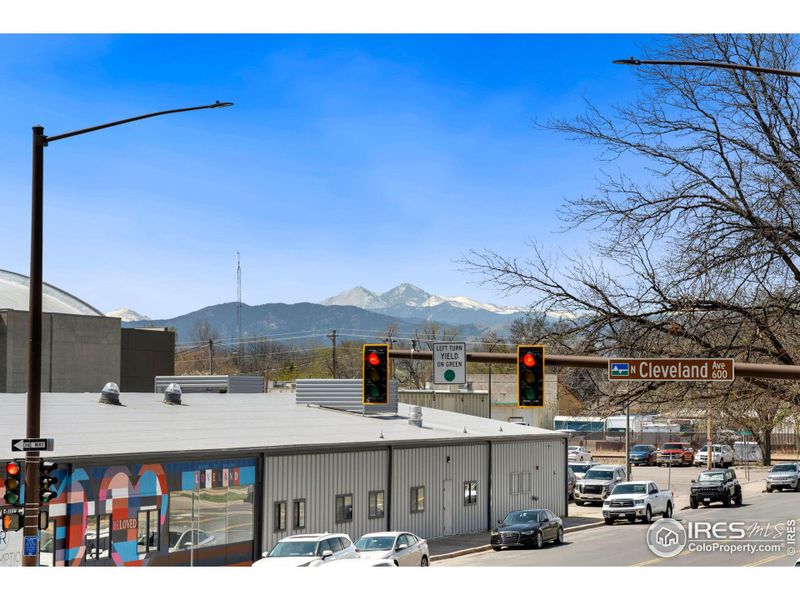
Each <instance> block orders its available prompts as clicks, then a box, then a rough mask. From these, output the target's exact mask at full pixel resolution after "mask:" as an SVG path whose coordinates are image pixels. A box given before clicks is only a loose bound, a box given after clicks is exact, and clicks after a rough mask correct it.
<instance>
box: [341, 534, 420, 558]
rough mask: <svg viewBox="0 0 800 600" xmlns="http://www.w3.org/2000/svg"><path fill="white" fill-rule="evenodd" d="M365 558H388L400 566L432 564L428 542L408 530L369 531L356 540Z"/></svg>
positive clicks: (358, 548) (358, 549) (362, 556)
mask: <svg viewBox="0 0 800 600" xmlns="http://www.w3.org/2000/svg"><path fill="white" fill-rule="evenodd" d="M356 549H357V551H358V555H359V557H361V558H363V559H367V558H368V559H387V560H391V561H393V562H394V563H395V564H396V565H397V566H398V567H427V566H428V565H429V564H430V552H429V551H428V542H427V540H423V539H421V538H419V537H417V536H416V535H414V534H413V533H408V532H407V531H380V532H378V533H367V534H366V535H362V536H361V537H360V538H358V540H356Z"/></svg>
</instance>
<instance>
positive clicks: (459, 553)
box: [430, 521, 605, 562]
mask: <svg viewBox="0 0 800 600" xmlns="http://www.w3.org/2000/svg"><path fill="white" fill-rule="evenodd" d="M603 526H605V523H603V521H599V522H597V523H586V524H584V525H573V526H572V527H567V528H566V529H564V534H567V533H573V532H576V531H583V530H584V529H594V528H595V527H603ZM491 548H492V545H491V544H484V545H483V546H475V547H474V548H464V549H463V550H456V551H455V552H448V553H447V554H437V555H435V556H431V559H430V561H431V562H436V561H438V560H447V559H450V558H456V557H458V556H464V555H466V554H477V553H478V552H485V551H486V550H491Z"/></svg>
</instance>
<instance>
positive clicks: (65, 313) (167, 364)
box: [0, 270, 175, 393]
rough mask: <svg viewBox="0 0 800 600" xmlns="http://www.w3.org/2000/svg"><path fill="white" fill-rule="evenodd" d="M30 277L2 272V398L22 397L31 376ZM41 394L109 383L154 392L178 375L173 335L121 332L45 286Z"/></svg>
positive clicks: (84, 306)
mask: <svg viewBox="0 0 800 600" xmlns="http://www.w3.org/2000/svg"><path fill="white" fill-rule="evenodd" d="M28 295H29V287H28V278H27V277H26V276H24V275H20V274H18V273H12V272H10V271H3V270H0V393H3V392H7V393H17V392H24V391H25V390H26V389H27V377H28V320H29V319H28V302H29V298H28ZM42 296H43V304H42V311H43V314H42V391H45V392H84V391H87V390H96V389H100V388H101V387H102V386H103V385H104V384H105V383H106V382H108V381H116V382H119V384H120V387H121V388H122V390H123V391H131V392H133V391H150V390H152V389H153V379H154V378H155V376H156V375H172V374H173V373H174V372H175V332H173V331H167V330H165V329H122V328H121V326H120V320H119V319H117V318H113V317H106V316H105V315H103V313H101V312H100V311H98V310H97V309H96V308H94V307H93V306H91V305H90V304H88V303H87V302H84V301H83V300H81V299H79V298H76V297H75V296H73V295H71V294H69V293H67V292H65V291H63V290H60V289H58V288H57V287H54V286H52V285H49V284H46V283H45V284H44V286H43V292H42Z"/></svg>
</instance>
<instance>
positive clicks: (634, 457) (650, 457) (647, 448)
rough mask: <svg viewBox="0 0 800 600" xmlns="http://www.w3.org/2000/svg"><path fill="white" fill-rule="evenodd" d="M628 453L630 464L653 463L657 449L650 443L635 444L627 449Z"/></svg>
mask: <svg viewBox="0 0 800 600" xmlns="http://www.w3.org/2000/svg"><path fill="white" fill-rule="evenodd" d="M628 455H629V456H628V458H629V460H630V461H631V464H632V465H654V464H656V457H657V455H658V450H656V447H655V446H653V445H652V444H636V445H635V446H634V447H633V448H631V449H630V451H628Z"/></svg>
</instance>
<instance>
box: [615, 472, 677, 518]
mask: <svg viewBox="0 0 800 600" xmlns="http://www.w3.org/2000/svg"><path fill="white" fill-rule="evenodd" d="M673 506H674V500H673V497H672V490H659V489H658V486H657V485H656V484H655V482H653V481H628V482H624V483H619V484H617V486H616V487H615V488H614V491H613V492H612V493H611V495H610V496H609V497H608V498H606V499H605V500H604V501H603V520H604V521H605V523H606V525H613V524H614V520H615V519H627V520H628V522H629V523H633V522H634V521H636V519H641V520H642V521H643V522H644V523H650V522H651V521H652V520H653V515H663V516H664V518H666V519H671V518H672V508H673Z"/></svg>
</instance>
